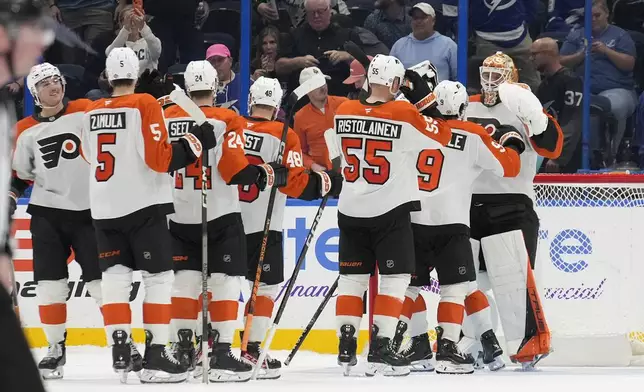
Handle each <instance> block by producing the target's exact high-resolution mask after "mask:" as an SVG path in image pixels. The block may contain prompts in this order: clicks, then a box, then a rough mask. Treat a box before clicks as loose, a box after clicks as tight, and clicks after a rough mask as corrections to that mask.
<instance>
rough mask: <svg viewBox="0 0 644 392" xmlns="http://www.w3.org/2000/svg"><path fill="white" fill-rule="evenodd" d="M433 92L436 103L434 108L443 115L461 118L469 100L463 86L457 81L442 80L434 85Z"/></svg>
mask: <svg viewBox="0 0 644 392" xmlns="http://www.w3.org/2000/svg"><path fill="white" fill-rule="evenodd" d="M434 94H435V95H436V102H437V103H438V106H437V107H436V108H437V109H438V111H439V112H440V113H441V114H442V115H443V116H446V117H456V118H458V119H459V120H461V119H463V117H464V114H465V109H466V108H467V105H468V102H469V101H468V100H469V97H468V96H467V90H466V89H465V86H463V85H462V84H461V83H459V82H452V81H449V80H443V81H442V82H440V83H439V84H438V86H436V89H435V90H434Z"/></svg>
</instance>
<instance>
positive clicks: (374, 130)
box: [335, 119, 402, 139]
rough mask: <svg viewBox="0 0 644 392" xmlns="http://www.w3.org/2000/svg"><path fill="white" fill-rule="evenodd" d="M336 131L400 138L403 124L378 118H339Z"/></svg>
mask: <svg viewBox="0 0 644 392" xmlns="http://www.w3.org/2000/svg"><path fill="white" fill-rule="evenodd" d="M335 125H336V127H335V129H336V133H338V134H340V133H353V134H358V135H367V136H379V137H384V138H388V139H400V131H401V129H402V125H400V124H392V123H390V122H384V121H377V120H367V119H365V120H357V119H337V120H336V123H335Z"/></svg>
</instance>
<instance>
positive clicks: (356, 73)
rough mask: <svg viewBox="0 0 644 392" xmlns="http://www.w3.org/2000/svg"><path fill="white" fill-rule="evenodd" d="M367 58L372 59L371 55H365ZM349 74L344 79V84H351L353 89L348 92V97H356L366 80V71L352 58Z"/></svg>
mask: <svg viewBox="0 0 644 392" xmlns="http://www.w3.org/2000/svg"><path fill="white" fill-rule="evenodd" d="M367 57H368V58H369V60H373V57H371V56H367ZM350 69H351V75H350V76H349V77H348V78H346V79H345V80H344V82H343V83H344V84H348V85H353V87H354V88H355V91H352V92H350V93H349V96H348V98H349V99H358V96H359V93H360V90H362V86H364V82H365V81H366V80H367V71H365V69H364V67H363V66H362V64H360V62H359V61H358V60H353V61H352V62H351V66H350Z"/></svg>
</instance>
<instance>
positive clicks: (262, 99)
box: [248, 76, 284, 109]
mask: <svg viewBox="0 0 644 392" xmlns="http://www.w3.org/2000/svg"><path fill="white" fill-rule="evenodd" d="M282 94H284V92H283V91H282V86H280V82H279V81H278V80H277V79H273V78H266V77H264V76H260V77H259V78H258V79H257V80H256V81H255V83H253V84H252V86H250V91H249V94H248V107H249V108H251V107H253V106H255V105H266V106H270V107H272V108H275V109H278V108H279V107H280V103H281V102H282Z"/></svg>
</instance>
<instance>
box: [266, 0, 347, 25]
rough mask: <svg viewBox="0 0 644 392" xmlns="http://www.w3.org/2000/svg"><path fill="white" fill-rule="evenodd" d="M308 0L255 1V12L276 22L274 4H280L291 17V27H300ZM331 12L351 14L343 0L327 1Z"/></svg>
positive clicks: (267, 19) (276, 14)
mask: <svg viewBox="0 0 644 392" xmlns="http://www.w3.org/2000/svg"><path fill="white" fill-rule="evenodd" d="M307 1H308V0H277V1H275V0H273V1H270V0H269V1H255V2H254V3H255V4H257V8H256V9H257V13H259V15H260V16H261V17H262V18H264V20H265V21H266V22H268V23H271V22H277V21H278V20H279V19H280V15H279V12H278V10H277V9H276V8H275V6H282V7H284V8H286V12H287V13H288V16H289V18H290V19H291V27H300V26H301V25H302V23H303V22H304V19H305V14H306V2H307ZM329 7H330V12H331V14H339V15H351V12H349V8H348V7H347V5H346V4H345V2H344V0H330V2H329Z"/></svg>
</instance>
